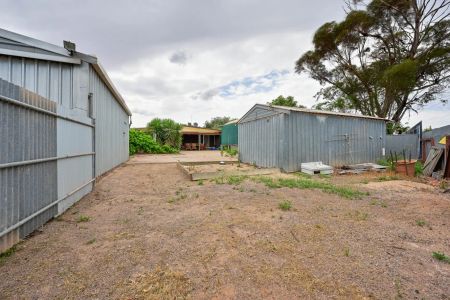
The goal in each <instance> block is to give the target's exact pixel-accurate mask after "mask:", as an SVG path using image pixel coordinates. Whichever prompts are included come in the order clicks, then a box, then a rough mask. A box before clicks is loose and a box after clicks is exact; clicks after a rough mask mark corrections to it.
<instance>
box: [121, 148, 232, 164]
mask: <svg viewBox="0 0 450 300" xmlns="http://www.w3.org/2000/svg"><path fill="white" fill-rule="evenodd" d="M178 161H179V162H205V161H211V162H213V161H237V159H236V158H232V157H229V156H226V155H225V154H224V155H223V156H221V155H220V151H218V150H206V151H181V152H180V153H177V154H137V155H134V156H132V157H130V160H129V161H128V164H164V163H176V162H178Z"/></svg>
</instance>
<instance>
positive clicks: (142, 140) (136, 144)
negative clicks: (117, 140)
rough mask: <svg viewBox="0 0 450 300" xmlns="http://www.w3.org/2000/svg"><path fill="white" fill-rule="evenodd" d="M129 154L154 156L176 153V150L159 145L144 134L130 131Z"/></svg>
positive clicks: (134, 130) (133, 130)
mask: <svg viewBox="0 0 450 300" xmlns="http://www.w3.org/2000/svg"><path fill="white" fill-rule="evenodd" d="M129 147H130V154H131V155H133V154H136V153H154V154H163V153H177V152H178V150H177V149H175V148H173V147H171V146H168V145H162V146H161V145H160V144H158V143H157V142H155V140H153V138H152V137H151V136H150V135H148V134H147V133H145V132H142V131H139V130H136V129H130V146H129Z"/></svg>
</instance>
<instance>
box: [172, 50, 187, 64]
mask: <svg viewBox="0 0 450 300" xmlns="http://www.w3.org/2000/svg"><path fill="white" fill-rule="evenodd" d="M187 60H188V55H187V54H186V52H185V51H177V52H175V53H174V54H172V55H171V56H170V58H169V61H170V62H171V63H174V64H179V65H185V64H186V62H187Z"/></svg>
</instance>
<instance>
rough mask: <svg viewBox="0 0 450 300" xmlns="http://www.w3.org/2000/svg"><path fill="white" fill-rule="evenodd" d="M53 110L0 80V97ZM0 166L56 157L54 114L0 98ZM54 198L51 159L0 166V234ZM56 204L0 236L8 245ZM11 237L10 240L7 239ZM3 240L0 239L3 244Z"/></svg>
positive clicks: (40, 221)
mask: <svg viewBox="0 0 450 300" xmlns="http://www.w3.org/2000/svg"><path fill="white" fill-rule="evenodd" d="M2 95H3V96H6V97H8V98H11V99H14V100H17V101H19V102H21V103H26V104H29V105H32V106H34V107H39V108H41V109H45V110H48V111H52V110H53V111H54V110H55V106H54V105H53V104H52V103H50V101H48V100H45V99H43V98H42V97H39V96H38V95H36V94H32V93H28V92H27V91H25V90H23V89H21V88H19V87H17V86H13V85H12V84H10V83H8V82H6V81H4V80H0V97H1V96H2ZM0 141H2V142H1V143H0V164H5V163H11V162H21V161H29V160H35V159H44V158H52V157H55V156H56V117H55V116H52V115H49V114H44V113H41V112H38V111H34V110H32V109H29V108H26V107H22V106H17V105H14V104H11V103H9V102H6V101H4V99H3V98H0ZM56 198H57V178H56V161H47V162H43V163H36V164H27V165H22V166H15V167H5V168H0V208H1V209H0V232H2V231H4V230H6V229H8V228H10V227H11V226H13V225H15V224H16V223H17V222H19V221H21V220H23V219H25V218H26V217H28V216H30V215H32V214H33V213H34V212H36V211H38V210H39V209H41V208H43V207H45V206H47V205H49V204H51V203H52V202H53V201H55V200H56ZM55 212H56V206H54V207H51V208H50V209H48V210H47V211H45V212H43V213H41V214H40V215H38V216H36V217H34V218H32V219H31V220H30V221H28V222H26V223H25V224H23V225H22V226H20V227H19V228H18V229H15V230H13V231H12V232H10V233H9V234H7V235H6V236H4V237H3V238H2V237H0V247H2V241H1V240H2V239H3V244H4V245H6V247H7V246H10V245H11V244H12V243H14V242H17V239H18V238H23V237H24V236H26V235H28V234H29V233H31V232H32V231H34V230H35V229H36V228H38V227H39V226H41V225H42V224H44V223H45V222H46V221H48V220H49V219H50V218H51V217H52V216H53V215H54V214H55ZM12 236H13V238H11V237H12ZM5 240H6V242H5Z"/></svg>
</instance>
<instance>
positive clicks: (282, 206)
mask: <svg viewBox="0 0 450 300" xmlns="http://www.w3.org/2000/svg"><path fill="white" fill-rule="evenodd" d="M278 208H279V209H281V210H283V211H287V210H291V208H292V202H291V201H289V200H285V201H281V202H280V203H278Z"/></svg>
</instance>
